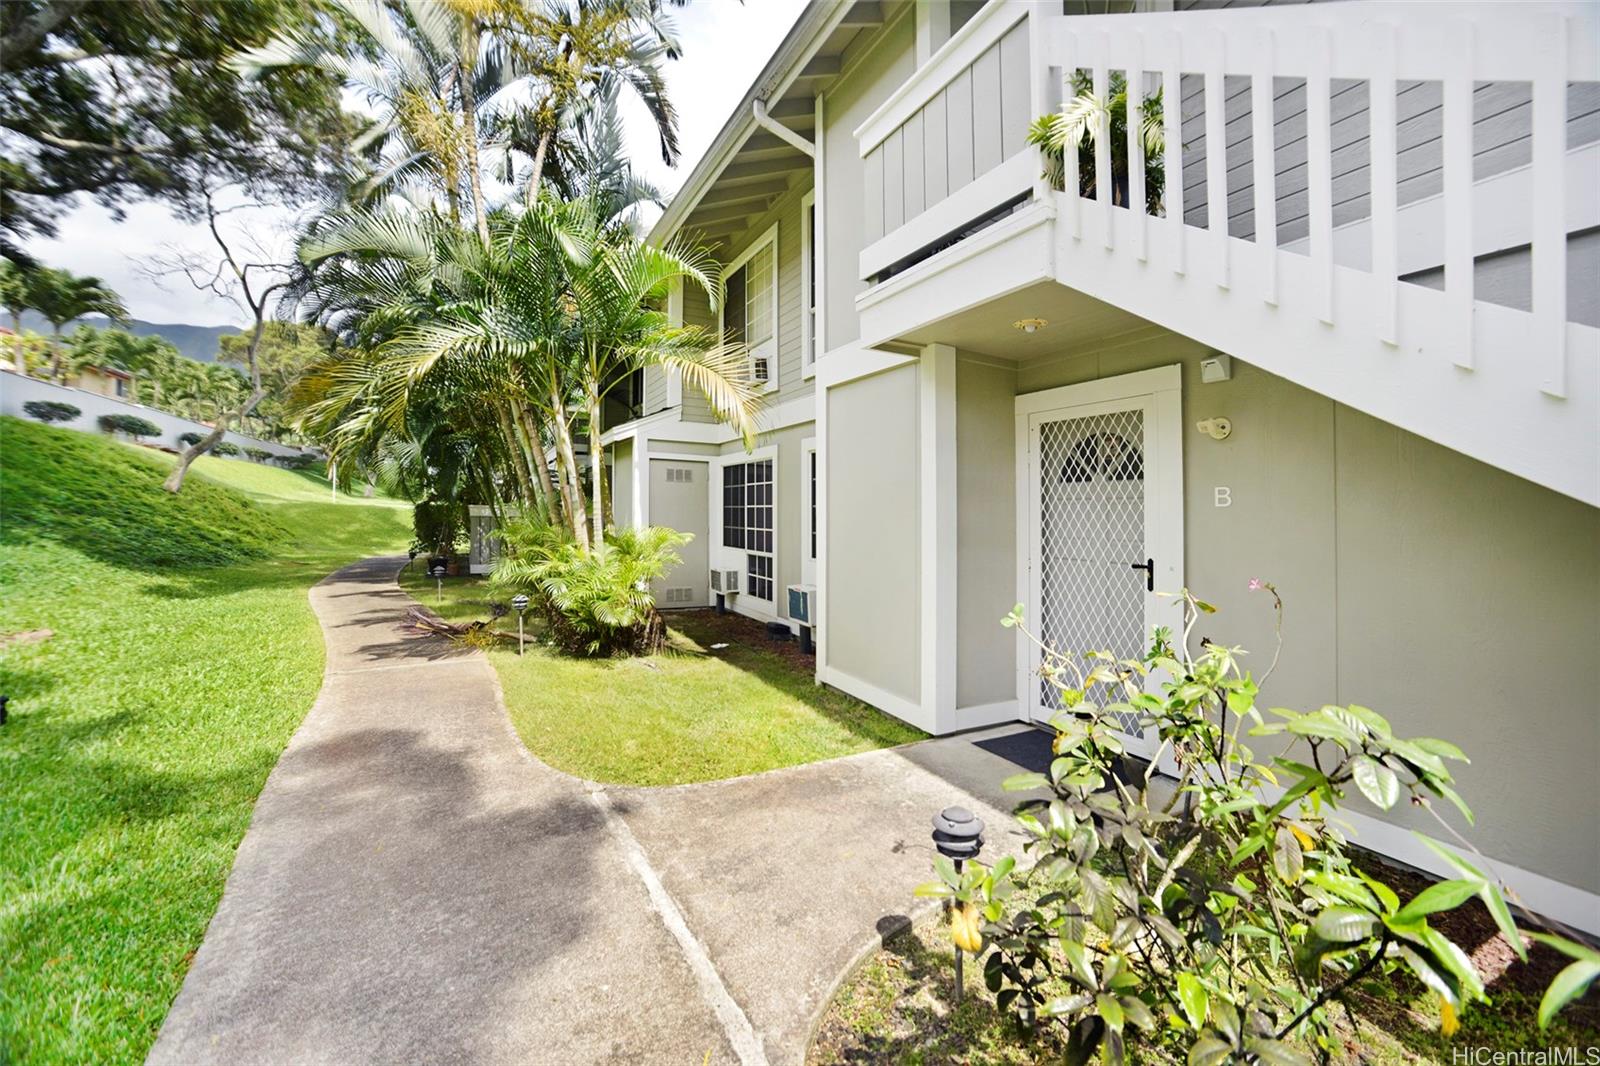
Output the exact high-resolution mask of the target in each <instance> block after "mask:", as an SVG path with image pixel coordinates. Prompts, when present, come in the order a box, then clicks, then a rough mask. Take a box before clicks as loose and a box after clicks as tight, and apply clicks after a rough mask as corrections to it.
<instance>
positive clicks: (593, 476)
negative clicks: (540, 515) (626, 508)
mask: <svg viewBox="0 0 1600 1066" xmlns="http://www.w3.org/2000/svg"><path fill="white" fill-rule="evenodd" d="M589 480H590V482H591V484H590V489H591V490H592V491H593V492H594V506H593V507H592V508H591V509H590V513H591V514H592V515H594V533H593V536H594V543H596V544H603V543H605V534H606V526H607V525H609V524H610V516H609V515H608V514H607V513H606V512H607V511H608V510H609V508H607V507H606V454H605V449H604V448H602V447H601V446H600V394H599V393H598V392H595V391H592V390H591V391H590V393H589ZM635 521H637V518H636V519H635Z"/></svg>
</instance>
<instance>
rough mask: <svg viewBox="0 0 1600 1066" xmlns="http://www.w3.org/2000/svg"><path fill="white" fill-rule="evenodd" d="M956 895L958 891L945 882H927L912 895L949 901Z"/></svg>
mask: <svg viewBox="0 0 1600 1066" xmlns="http://www.w3.org/2000/svg"><path fill="white" fill-rule="evenodd" d="M955 894H956V890H955V889H953V888H951V887H950V886H949V885H947V884H945V883H944V882H943V881H925V882H923V883H922V884H920V885H918V886H917V887H916V891H914V892H913V893H912V895H914V896H920V897H922V898H923V899H949V898H950V897H951V896H953V895H955Z"/></svg>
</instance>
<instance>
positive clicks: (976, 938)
mask: <svg viewBox="0 0 1600 1066" xmlns="http://www.w3.org/2000/svg"><path fill="white" fill-rule="evenodd" d="M950 939H951V940H952V941H954V942H955V945H956V947H958V948H960V949H961V950H962V951H970V952H972V953H973V954H977V953H978V952H979V951H982V950H983V934H982V933H981V932H979V921H978V908H976V907H974V906H973V905H972V904H970V903H963V904H962V905H961V906H960V907H957V908H956V909H955V910H953V911H951V912H950Z"/></svg>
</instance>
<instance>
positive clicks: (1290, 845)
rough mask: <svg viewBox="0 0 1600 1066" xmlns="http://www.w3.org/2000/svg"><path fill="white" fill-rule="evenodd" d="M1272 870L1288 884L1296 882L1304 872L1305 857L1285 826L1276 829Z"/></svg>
mask: <svg viewBox="0 0 1600 1066" xmlns="http://www.w3.org/2000/svg"><path fill="white" fill-rule="evenodd" d="M1272 868H1273V869H1274V870H1276V871H1277V872H1278V876H1279V877H1281V878H1283V880H1284V881H1286V882H1288V883H1290V884H1293V883H1294V882H1296V881H1298V880H1299V879H1300V874H1301V873H1302V872H1304V870H1305V856H1304V855H1303V854H1302V853H1301V851H1300V841H1298V840H1296V839H1295V836H1294V832H1293V831H1292V830H1291V829H1290V828H1289V827H1288V826H1286V825H1283V826H1279V827H1278V835H1277V837H1276V838H1275V839H1274V841H1273V847H1272Z"/></svg>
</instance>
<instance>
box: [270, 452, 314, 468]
mask: <svg viewBox="0 0 1600 1066" xmlns="http://www.w3.org/2000/svg"><path fill="white" fill-rule="evenodd" d="M278 462H280V463H282V464H283V465H284V466H286V467H288V468H289V469H290V470H309V469H311V468H312V467H313V466H316V465H317V457H316V456H315V455H284V456H280V457H279V459H278Z"/></svg>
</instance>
